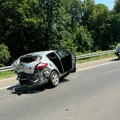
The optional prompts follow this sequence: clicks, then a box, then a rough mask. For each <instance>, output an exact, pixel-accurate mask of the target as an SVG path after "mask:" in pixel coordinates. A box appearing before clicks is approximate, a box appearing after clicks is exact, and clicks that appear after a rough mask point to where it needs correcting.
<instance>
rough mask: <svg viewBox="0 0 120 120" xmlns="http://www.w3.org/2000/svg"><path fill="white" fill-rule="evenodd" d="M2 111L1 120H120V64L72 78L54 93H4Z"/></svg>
mask: <svg viewBox="0 0 120 120" xmlns="http://www.w3.org/2000/svg"><path fill="white" fill-rule="evenodd" d="M13 85H14V84H13ZM0 108H1V109H0V120H120V61H113V62H112V63H111V64H106V65H102V66H98V67H94V68H91V69H86V70H80V71H78V72H76V73H74V74H70V75H69V76H68V77H66V79H64V80H62V81H61V82H60V84H59V86H58V87H56V88H54V89H49V88H48V87H43V88H41V89H37V90H36V93H24V94H22V95H20V96H18V95H16V94H11V88H9V89H7V90H6V89H3V90H0Z"/></svg>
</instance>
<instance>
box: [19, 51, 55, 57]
mask: <svg viewBox="0 0 120 120" xmlns="http://www.w3.org/2000/svg"><path fill="white" fill-rule="evenodd" d="M55 51H56V50H48V51H39V52H33V53H28V54H25V55H22V56H21V57H26V56H36V55H40V56H44V55H47V54H49V53H51V52H55Z"/></svg>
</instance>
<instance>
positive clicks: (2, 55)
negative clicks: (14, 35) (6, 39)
mask: <svg viewBox="0 0 120 120" xmlns="http://www.w3.org/2000/svg"><path fill="white" fill-rule="evenodd" d="M9 58H10V53H9V51H8V47H7V46H6V45H3V44H1V45H0V67H2V66H3V65H5V64H6V63H7V62H8V60H9Z"/></svg>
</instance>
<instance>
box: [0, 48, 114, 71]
mask: <svg viewBox="0 0 120 120" xmlns="http://www.w3.org/2000/svg"><path fill="white" fill-rule="evenodd" d="M114 52H115V50H109V51H102V52H97V53H90V54H84V55H79V56H76V59H77V60H81V59H86V58H90V57H95V56H101V55H107V54H111V53H114ZM9 70H13V67H12V66H7V67H0V72H3V71H9Z"/></svg>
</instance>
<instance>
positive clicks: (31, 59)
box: [20, 56, 42, 63]
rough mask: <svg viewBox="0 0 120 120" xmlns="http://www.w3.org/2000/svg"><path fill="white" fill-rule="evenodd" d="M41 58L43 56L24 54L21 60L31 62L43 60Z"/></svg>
mask: <svg viewBox="0 0 120 120" xmlns="http://www.w3.org/2000/svg"><path fill="white" fill-rule="evenodd" d="M41 59H42V57H41V56H24V57H21V58H20V62H23V63H31V62H34V61H37V60H41Z"/></svg>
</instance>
